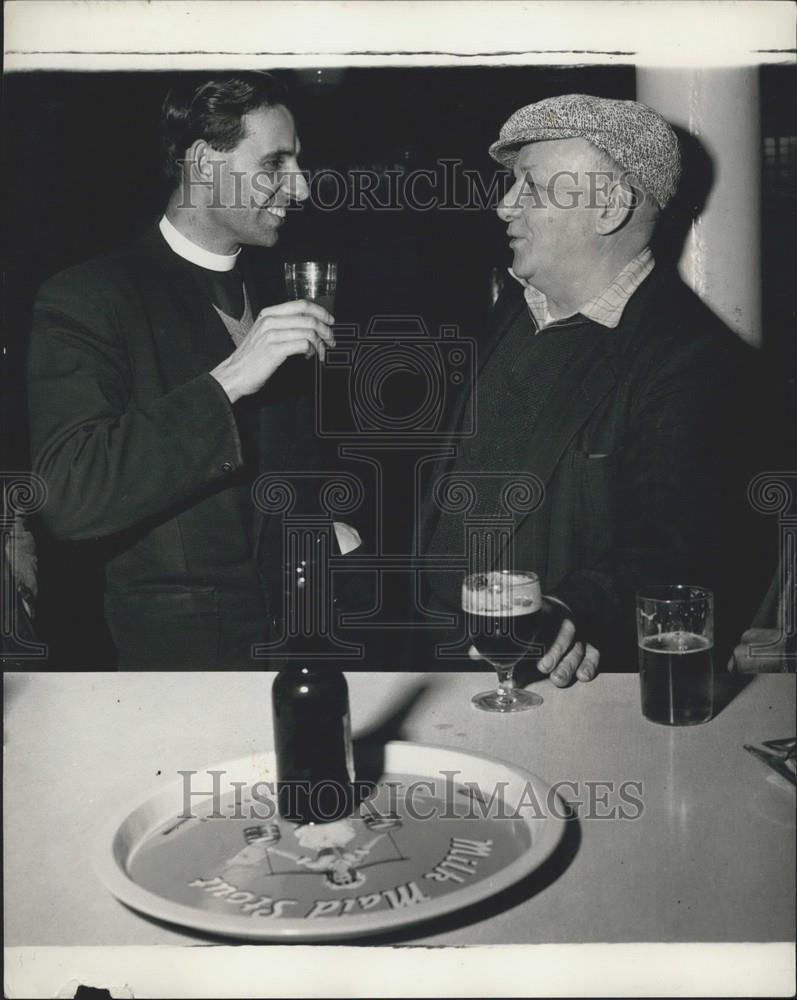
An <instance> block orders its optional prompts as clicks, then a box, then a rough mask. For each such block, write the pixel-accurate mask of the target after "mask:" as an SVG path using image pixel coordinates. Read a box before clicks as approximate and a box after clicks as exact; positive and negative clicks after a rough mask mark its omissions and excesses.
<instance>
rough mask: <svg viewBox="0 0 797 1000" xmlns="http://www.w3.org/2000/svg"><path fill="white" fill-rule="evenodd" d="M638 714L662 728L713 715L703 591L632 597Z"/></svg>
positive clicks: (709, 630)
mask: <svg viewBox="0 0 797 1000" xmlns="http://www.w3.org/2000/svg"><path fill="white" fill-rule="evenodd" d="M636 612H637V642H638V645H639V681H640V687H641V693H642V714H643V715H644V716H645V718H646V719H650V721H651V722H660V723H663V724H664V725H666V726H693V725H696V724H697V723H699V722H708V720H709V719H710V718H711V715H712V712H713V707H714V706H713V701H714V684H713V662H714V596H713V594H712V593H711V591H710V590H706V589H705V588H703V587H688V586H682V585H678V586H662V587H648V588H646V589H645V590H641V591H640V592H639V593H638V594H637V599H636Z"/></svg>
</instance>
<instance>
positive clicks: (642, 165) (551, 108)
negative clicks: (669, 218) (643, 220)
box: [490, 94, 681, 208]
mask: <svg viewBox="0 0 797 1000" xmlns="http://www.w3.org/2000/svg"><path fill="white" fill-rule="evenodd" d="M576 138H581V139H587V140H588V141H589V142H591V143H592V144H593V146H597V147H598V149H602V150H603V152H604V153H608V154H609V156H611V157H612V159H614V160H615V161H616V162H617V163H618V164H619V165H620V166H621V167H622V168H623V169H624V170H627V171H628V172H629V174H630V175H631V176H632V179H636V181H637V183H638V184H639V185H640V186H641V187H642V188H643V189H644V190H645V191H647V192H648V193H649V194H651V195H652V196H653V197H654V198H655V199H656V201H657V202H658V204H659V206H660V207H661V208H664V206H665V205H666V204H667V202H668V201H669V200H670V198H672V196H673V195H674V194H675V189H676V187H677V185H678V178H679V177H680V174H681V153H680V148H679V145H678V138H677V136H676V135H675V132H673V130H672V128H671V127H670V126H669V125H668V124H667V122H666V121H665V120H664V119H663V118H662V117H661V115H660V114H659V113H658V112H657V111H654V110H653V109H652V108H649V107H647V106H646V105H644V104H638V103H637V102H636V101H613V100H609V99H608V98H606V97H591V96H589V95H587V94H565V95H564V96H562V97H548V98H546V99H545V100H544V101H537V103H536V104H528V105H527V106H526V107H525V108H520V109H519V110H518V111H516V112H515V113H514V114H513V115H512V116H511V117H510V118H509V119H507V121H506V122H505V123H504V125H503V126H502V128H501V132H500V135H499V138H498V141H497V142H494V143H493V144H492V146H490V156H492V158H493V159H494V160H497V161H498V162H499V163H501V164H503V165H504V166H505V167H509V168H510V169H511V168H512V167H513V166H514V163H515V160H516V159H517V155H518V150H519V149H520V148H521V147H522V146H525V145H527V143H530V142H540V141H542V140H544V139H576Z"/></svg>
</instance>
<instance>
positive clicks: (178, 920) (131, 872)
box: [95, 741, 565, 943]
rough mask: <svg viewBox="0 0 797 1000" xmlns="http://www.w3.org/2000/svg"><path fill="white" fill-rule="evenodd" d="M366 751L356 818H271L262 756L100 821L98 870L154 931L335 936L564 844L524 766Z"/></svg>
mask: <svg viewBox="0 0 797 1000" xmlns="http://www.w3.org/2000/svg"><path fill="white" fill-rule="evenodd" d="M370 753H371V757H370V763H369V764H368V765H367V767H366V768H364V769H363V770H364V772H365V773H368V772H369V771H370V773H372V774H374V775H375V781H374V785H373V793H372V794H371V795H370V796H369V797H368V798H367V799H366V800H365V801H364V802H362V803H361V804H360V806H359V807H358V810H357V811H356V813H355V814H354V815H353V816H351V817H350V818H348V819H343V820H337V821H335V822H331V823H323V824H315V825H312V824H311V825H306V826H297V825H296V824H294V823H290V822H287V821H286V820H283V819H281V818H280V817H279V816H278V815H277V812H276V804H275V800H274V795H273V789H274V783H275V780H276V775H275V761H274V754H273V751H267V752H264V753H262V754H257V755H252V756H250V757H242V758H239V759H237V760H233V761H227V762H225V763H223V764H217V765H214V766H212V767H208V768H206V769H205V770H204V771H197V772H183V773H182V774H181V777H180V778H179V780H177V781H175V782H171V783H170V784H169V786H168V787H166V788H163V789H161V790H159V791H157V792H155V793H154V794H152V795H149V796H147V797H146V798H145V799H144V800H143V801H141V802H140V803H139V804H137V805H135V806H133V807H132V808H128V809H126V810H125V811H124V813H123V814H122V815H120V816H117V817H115V818H114V819H113V820H111V821H110V822H109V824H108V825H107V826H106V828H105V829H104V830H103V831H102V834H101V836H100V838H99V841H98V845H97V849H96V852H95V869H96V871H97V874H98V875H99V877H100V879H101V880H102V882H103V883H104V884H105V886H106V887H107V888H108V889H109V890H110V891H111V892H112V893H113V894H114V895H115V896H116V897H117V898H118V899H120V900H121V901H122V902H124V903H126V904H127V905H128V906H131V907H133V908H134V909H136V910H139V911H141V912H143V913H146V914H149V915H150V916H152V917H156V918H157V919H159V920H164V921H168V922H170V923H173V924H179V925H182V926H184V927H189V928H192V929H194V930H199V931H204V932H206V933H209V934H216V935H223V936H228V937H236V938H245V939H251V940H259V941H278V942H283V943H284V942H290V941H299V942H307V941H330V940H340V939H345V938H356V937H362V936H366V935H372V934H379V933H384V932H388V931H393V930H396V929H398V928H402V927H405V926H407V925H410V924H415V923H418V922H420V921H427V920H432V919H434V918H436V917H440V916H442V915H444V914H448V913H451V912H453V911H456V910H460V909H463V908H464V907H468V906H472V905H473V904H475V903H478V902H480V901H481V900H483V899H485V898H487V897H488V896H491V895H493V894H494V893H497V892H499V891H501V890H502V889H505V888H507V887H509V886H510V885H512V884H514V883H515V882H517V881H519V880H520V879H522V878H524V877H525V876H526V875H528V874H529V873H531V872H532V871H534V870H535V869H536V868H538V867H540V865H542V864H543V862H544V861H545V860H546V859H547V858H548V857H549V856H550V855H551V853H552V852H553V850H554V848H555V847H556V845H557V844H558V842H559V840H560V839H561V837H562V834H563V832H564V825H565V819H564V818H563V816H564V815H565V811H564V806H563V805H562V802H561V800H560V799H558V797H557V796H556V795H555V793H554V792H553V791H552V789H551V788H550V787H549V786H548V785H547V784H546V783H545V782H544V781H542V780H541V779H540V778H538V777H536V776H535V775H533V774H530V773H529V772H528V771H524V770H522V769H521V768H519V767H515V766H513V765H511V764H507V763H505V762H504V761H500V760H497V759H495V758H490V757H484V756H480V755H475V754H471V753H465V752H463V751H461V750H455V749H451V748H448V747H440V746H431V745H428V744H420V743H407V742H398V741H397V742H391V743H388V744H387V745H386V746H384V747H379V748H374V749H373V750H372V751H370ZM214 772H215V773H214ZM358 778H362V774H361V773H360V761H359V760H358ZM211 791H213V794H211ZM188 793H190V794H188ZM202 793H204V794H202Z"/></svg>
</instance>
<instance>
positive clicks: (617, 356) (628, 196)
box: [421, 94, 735, 686]
mask: <svg viewBox="0 0 797 1000" xmlns="http://www.w3.org/2000/svg"><path fill="white" fill-rule="evenodd" d="M490 153H491V155H492V156H493V157H494V158H495V159H496V160H497V161H498V162H499V163H501V164H503V165H504V166H506V167H508V168H509V169H510V170H511V171H512V172H513V174H514V183H513V184H512V187H511V189H510V190H509V191H508V193H507V194H506V195H505V196H504V198H503V199H502V201H501V203H500V205H499V207H498V217H499V219H500V220H501V221H502V222H503V223H505V224H506V230H507V236H508V238H509V245H510V247H511V249H512V253H513V259H512V267H511V269H510V274H511V275H512V279H513V280H511V281H509V282H508V286H507V288H506V289H505V291H504V293H503V294H502V296H501V297H500V299H499V300H498V302H497V303H496V307H495V308H494V310H493V314H492V316H491V322H490V326H489V329H488V330H487V331H486V333H485V336H484V337H483V338H482V339H481V340H480V343H479V358H478V364H479V375H478V379H477V384H476V388H475V390H474V392H473V394H472V395H471V396H470V397H469V398H467V399H466V400H464V402H463V410H462V411H461V415H460V419H462V415H463V414H464V416H465V417H466V418H467V417H468V416H470V417H474V418H475V423H476V428H477V431H476V434H475V436H473V437H472V438H471V439H469V440H466V441H464V442H463V443H460V444H459V446H458V449H457V452H458V453H457V455H456V457H455V458H454V459H453V460H452V461H450V462H449V463H448V465H442V464H441V465H439V466H438V467H437V468H436V470H435V477H436V478H437V479H438V482H439V481H440V480H439V477H440V476H442V475H446V474H449V475H450V474H453V475H455V476H456V475H462V476H464V477H465V478H466V479H467V477H468V475H472V474H473V473H484V472H490V473H503V477H502V476H500V475H491V476H486V477H485V476H482V477H481V478H480V479H478V477H477V479H475V480H474V482H478V484H479V487H478V500H477V505H476V508H475V510H474V511H473V512H472V514H474V515H475V516H478V517H479V518H481V519H482V521H483V523H489V521H490V518H495V517H497V516H499V515H501V514H505V513H506V511H504V510H503V507H502V504H504V502H505V500H506V493H505V492H503V486H502V484H506V482H508V481H511V479H512V477H513V476H514V475H516V474H519V473H523V474H528V473H531V474H533V475H534V476H536V477H538V480H539V481H540V483H541V484H542V486H543V487H544V493H543V500H542V502H541V504H540V505H539V506H538V508H537V509H536V510H534V511H532V512H529V513H523V512H522V511H521V512H515V513H514V525H513V532H512V553H511V558H512V561H513V563H514V566H515V568H518V569H530V570H534V571H535V572H536V573H537V574H538V575H539V576H540V578H541V582H542V585H543V590H544V593H545V594H546V595H548V600H547V601H546V602H545V604H544V606H545V608H546V610H547V613H548V616H549V620H550V626H551V627H550V630H549V636H550V638H549V645H548V648H547V651H546V654H545V656H544V657H543V658H542V659H541V660H540V661H539V669H540V670H541V671H542V672H543V673H545V674H548V675H549V676H550V678H551V680H552V681H553V682H554V683H555V684H557V685H559V686H566V685H568V684H569V683H571V682H572V681H573V680H574V679H578V680H579V681H588V680H591V679H592V678H593V677H594V675H595V673H596V672H597V670H598V667H599V663H600V665H601V668H604V666H605V667H608V668H609V669H615V670H633V669H636V641H635V625H634V592H635V589H636V588H637V587H639V586H640V585H644V584H652V583H709V584H711V583H712V582H713V581H712V579H711V572H712V566H713V565H714V563H713V555H712V545H711V542H710V539H711V536H712V532H711V529H712V526H713V514H714V513H715V512H716V510H717V506H716V505H717V502H718V497H719V495H720V491H721V489H722V476H723V473H722V467H721V464H720V462H719V456H720V453H721V448H720V444H721V443H722V441H723V434H722V419H723V417H724V415H725V413H726V399H727V395H726V393H727V392H729V391H730V386H731V384H732V372H733V370H734V367H735V365H734V362H733V361H732V356H733V351H732V350H730V345H729V343H728V342H729V340H733V339H734V338H732V337H730V336H729V332H728V331H727V329H726V328H725V327H724V326H723V325H722V324H721V323H720V322H719V321H718V320H717V319H716V317H715V316H714V315H713V313H711V312H710V310H709V309H708V308H706V307H705V306H704V305H703V303H702V302H701V301H700V300H699V299H698V297H697V296H696V295H694V294H693V293H692V292H691V291H690V290H688V289H687V288H686V286H685V285H684V284H683V283H682V282H681V281H680V280H679V279H678V278H677V276H676V275H675V274H673V273H670V271H669V270H668V269H666V268H664V267H658V266H657V265H656V262H655V261H654V258H653V254H652V252H651V246H650V244H651V238H652V236H653V233H654V229H655V227H656V225H657V222H658V220H659V217H660V215H661V213H662V211H663V210H664V209H665V208H666V206H667V204H668V202H669V201H670V199H671V198H672V197H673V195H674V193H675V191H676V186H677V184H678V180H679V175H680V169H681V160H680V152H679V144H678V140H677V137H676V135H675V133H674V132H673V130H672V129H671V128H670V126H669V125H668V124H667V123H666V122H665V121H664V119H663V118H662V117H661V116H660V115H659V114H657V113H656V112H655V111H653V110H652V109H650V108H648V107H645V106H644V105H642V104H638V103H636V102H633V101H617V100H607V99H604V98H598V97H590V96H586V95H581V94H571V95H567V96H563V97H554V98H550V99H547V100H543V101H539V102H538V103H536V104H531V105H529V106H528V107H524V108H521V109H520V110H519V111H517V112H515V114H513V115H512V116H511V117H510V118H509V119H508V121H507V122H506V123H505V124H504V126H503V128H502V129H501V132H500V136H499V138H498V140H497V141H496V142H495V143H493V145H492V146H491V147H490ZM468 410H470V411H472V412H471V413H470V414H469V415H468V414H467V413H466V411H468ZM474 411H475V412H474ZM491 484H493V485H491ZM429 496H430V498H431V497H432V496H433V493H431V492H430V494H429ZM462 536H463V531H462V515H461V513H459V514H454V513H446V512H445V511H442V512H441V511H440V510H438V509H436V507H435V503H434V502H433V501H432V500H431V499H430V500H429V502H427V504H426V508H425V511H424V512H423V515H422V523H421V539H422V545H423V550H424V553H425V554H426V555H429V556H434V555H444V554H450V553H452V552H455V551H457V550H459V551H461V549H462ZM469 556H470V558H471V561H472V562H475V563H478V565H479V566H481V567H484V566H485V565H487V564H488V563H489V562H490V560H491V559H492V560H493V564H494V565H495V566H498V565H503V563H504V562H506V559H507V554H506V552H503V553H501V552H495V553H492V554H488V553H486V552H481V553H473V552H470V553H469ZM461 579H462V578H461V572H459V573H457V572H450V573H447V572H443V571H435V572H430V573H429V574H428V579H427V583H428V587H427V589H426V592H425V598H424V599H425V601H426V607H427V609H428V610H431V611H435V612H439V611H443V610H454V609H455V608H456V607H457V606H458V603H459V594H460V586H461ZM471 655H474V651H471Z"/></svg>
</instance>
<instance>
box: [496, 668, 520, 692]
mask: <svg viewBox="0 0 797 1000" xmlns="http://www.w3.org/2000/svg"><path fill="white" fill-rule="evenodd" d="M495 670H496V673H497V674H498V697H499V698H503V700H504V701H511V700H512V698H513V697H514V690H515V678H514V673H515V664H514V663H513V664H512V666H510V667H506V666H501V667H496V668H495Z"/></svg>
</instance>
